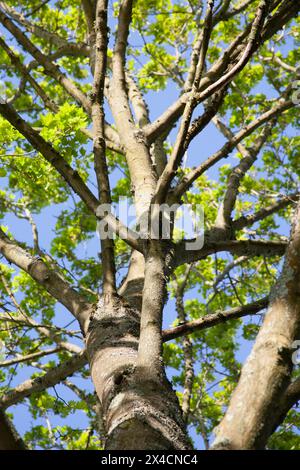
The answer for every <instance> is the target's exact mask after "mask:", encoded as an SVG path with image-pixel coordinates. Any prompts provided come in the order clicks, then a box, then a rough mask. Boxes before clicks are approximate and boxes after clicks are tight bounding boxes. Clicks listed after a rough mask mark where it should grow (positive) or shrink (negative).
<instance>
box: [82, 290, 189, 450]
mask: <svg viewBox="0 0 300 470" xmlns="http://www.w3.org/2000/svg"><path fill="white" fill-rule="evenodd" d="M139 329H140V313H139V311H138V310H135V309H133V308H132V307H130V306H129V305H128V304H126V303H125V302H124V301H123V300H122V299H121V298H117V297H116V298H115V299H113V300H112V301H111V302H109V303H105V302H104V300H103V298H102V299H101V300H100V301H99V304H98V308H97V310H96V311H95V313H94V314H93V316H92V318H91V321H90V326H89V330H88V333H87V338H86V344H87V352H88V357H89V362H90V367H91V374H92V379H93V382H94V385H95V388H96V391H97V394H98V397H99V400H100V403H101V412H102V418H103V422H104V427H105V432H106V449H109V450H113V449H187V448H189V446H190V445H189V442H188V440H187V438H186V434H185V426H184V423H183V420H182V416H181V411H180V408H179V404H178V401H177V398H176V395H175V393H174V392H173V390H172V388H171V385H170V384H169V382H168V380H167V379H166V377H165V375H164V374H163V373H162V374H158V375H157V376H156V380H153V379H152V377H147V375H146V374H145V371H143V370H142V368H141V367H140V366H138V365H137V355H138V340H139Z"/></svg>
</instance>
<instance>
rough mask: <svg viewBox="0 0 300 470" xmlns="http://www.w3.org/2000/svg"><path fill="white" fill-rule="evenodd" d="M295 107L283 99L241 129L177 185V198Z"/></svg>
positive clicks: (291, 102) (289, 101)
mask: <svg viewBox="0 0 300 470" xmlns="http://www.w3.org/2000/svg"><path fill="white" fill-rule="evenodd" d="M293 106H295V104H294V103H293V101H291V100H288V101H285V100H284V99H281V100H280V102H279V103H278V104H277V105H276V106H274V107H273V108H271V109H270V110H269V111H266V112H265V113H264V114H262V115H261V116H259V117H258V118H256V119H255V120H254V121H252V122H251V123H250V124H248V125H247V126H246V127H244V128H243V129H241V130H240V131H239V132H238V133H237V134H235V136H234V137H233V138H232V139H231V140H229V141H228V142H226V144H224V145H223V147H222V148H221V149H220V150H218V151H217V152H215V153H214V154H213V155H211V156H210V157H209V158H207V160H205V162H203V163H202V164H201V165H199V166H198V167H196V168H195V169H194V170H192V171H191V172H190V173H189V174H188V175H187V176H186V177H184V178H183V179H182V181H181V182H180V183H179V184H178V185H177V187H176V189H175V191H174V195H175V197H176V198H180V197H181V195H182V194H183V193H184V192H185V191H187V190H188V189H189V188H190V186H191V185H192V184H193V182H194V181H195V180H196V179H197V178H198V177H199V176H201V175H202V174H203V173H204V172H205V171H206V170H208V169H209V168H211V167H212V166H213V165H214V164H215V163H217V162H218V161H220V160H221V159H222V158H226V157H228V156H229V154H230V152H232V150H233V149H234V148H235V147H236V146H237V144H239V143H240V142H241V141H242V140H243V139H245V138H246V137H248V136H249V135H250V134H251V133H252V132H253V131H255V130H256V129H257V128H258V127H260V126H261V125H262V124H264V123H265V122H268V121H270V120H272V119H273V118H274V117H276V116H278V115H279V114H281V113H283V112H284V111H286V110H288V109H290V108H292V107H293Z"/></svg>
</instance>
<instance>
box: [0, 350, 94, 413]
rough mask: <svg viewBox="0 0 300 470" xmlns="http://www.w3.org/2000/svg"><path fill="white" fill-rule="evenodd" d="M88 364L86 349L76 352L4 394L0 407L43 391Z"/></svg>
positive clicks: (10, 404)
mask: <svg viewBox="0 0 300 470" xmlns="http://www.w3.org/2000/svg"><path fill="white" fill-rule="evenodd" d="M86 364H87V358H86V354H85V351H83V352H82V353H80V354H76V355H74V356H73V357H71V358H70V359H68V360H66V361H65V362H62V363H60V364H58V365H57V366H56V367H53V368H51V369H49V370H48V371H47V372H46V373H45V374H44V375H42V376H41V377H36V378H35V379H28V380H26V381H25V382H23V383H21V384H20V385H18V386H17V387H15V388H14V389H13V390H11V391H9V392H8V393H6V394H4V395H2V397H1V398H0V407H1V408H2V409H6V408H8V407H9V406H12V405H15V404H16V403H19V402H20V401H22V400H24V398H27V397H29V396H30V395H31V394H32V393H37V392H42V391H43V390H46V389H47V388H49V387H53V386H54V385H56V384H58V383H60V382H62V381H63V380H65V379H66V378H67V377H69V376H70V375H72V374H74V373H75V372H77V371H78V370H80V369H82V368H83V367H84V366H85V365H86Z"/></svg>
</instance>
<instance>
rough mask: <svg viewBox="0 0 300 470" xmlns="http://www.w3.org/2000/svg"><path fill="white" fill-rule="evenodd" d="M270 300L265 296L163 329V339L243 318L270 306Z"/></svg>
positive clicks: (168, 339) (166, 339)
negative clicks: (249, 302)
mask: <svg viewBox="0 0 300 470" xmlns="http://www.w3.org/2000/svg"><path fill="white" fill-rule="evenodd" d="M268 302H269V298H268V297H264V298H263V299H260V300H257V301H255V302H252V303H251V304H247V305H242V306H240V307H234V308H232V309H229V310H225V311H224V312H222V311H220V312H215V313H211V314H209V315H205V316H204V317H202V318H199V320H193V321H190V322H186V323H184V324H182V325H178V326H175V327H174V328H169V329H167V330H163V340H164V341H170V340H172V339H175V338H179V337H181V336H184V335H189V334H192V333H195V332H197V331H201V330H204V329H206V328H211V327H212V326H215V325H219V324H220V323H224V322H227V321H229V320H233V319H236V318H241V317H244V316H246V315H255V314H256V313H258V312H260V311H261V310H263V309H264V308H266V307H267V306H268Z"/></svg>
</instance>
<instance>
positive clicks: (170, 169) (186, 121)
mask: <svg viewBox="0 0 300 470" xmlns="http://www.w3.org/2000/svg"><path fill="white" fill-rule="evenodd" d="M213 6H214V0H208V2H207V12H206V16H205V20H204V26H203V39H202V43H201V50H200V57H199V61H198V64H197V68H196V72H195V78H194V81H193V86H192V90H191V93H190V96H189V99H188V101H187V103H186V105H185V108H184V111H183V116H182V120H181V124H180V128H179V131H178V134H177V136H176V141H175V144H174V148H173V151H172V154H171V157H170V159H169V161H168V163H167V165H166V167H165V169H164V171H163V173H162V175H161V177H160V178H159V180H158V183H157V188H156V191H155V202H156V203H157V204H162V203H163V202H164V201H165V199H166V196H167V192H168V190H169V188H170V185H171V182H172V180H173V178H174V176H175V174H176V171H177V168H178V166H179V165H180V162H181V159H182V157H183V155H184V152H185V139H186V133H187V131H188V128H189V125H190V122H191V118H192V114H193V110H194V108H195V106H196V104H197V101H196V99H195V95H196V93H197V91H198V89H199V85H200V81H201V77H202V73H203V70H204V64H205V57H206V53H207V49H208V44H209V38H210V34H211V30H212V12H213Z"/></svg>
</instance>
